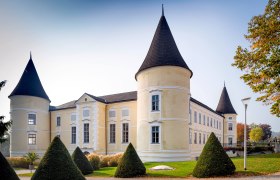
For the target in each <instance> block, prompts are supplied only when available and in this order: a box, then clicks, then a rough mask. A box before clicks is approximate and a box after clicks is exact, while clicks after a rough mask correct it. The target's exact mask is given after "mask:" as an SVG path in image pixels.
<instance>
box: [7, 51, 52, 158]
mask: <svg viewBox="0 0 280 180" xmlns="http://www.w3.org/2000/svg"><path fill="white" fill-rule="evenodd" d="M9 98H10V100H11V101H10V115H11V120H12V128H11V146H10V147H11V148H10V151H11V156H22V155H24V154H25V153H27V152H30V151H33V152H34V151H36V153H38V154H39V155H43V153H44V152H45V151H46V149H47V147H48V145H49V142H50V115H49V106H50V99H49V97H48V95H47V94H46V92H45V90H44V88H43V86H42V84H41V81H40V79H39V76H38V74H37V71H36V68H35V66H34V63H33V61H32V56H31V54H30V59H29V61H28V63H27V65H26V67H25V70H24V71H23V74H22V76H21V78H20V80H19V82H18V84H17V86H16V87H15V89H14V90H13V92H12V93H11V94H10V95H9Z"/></svg>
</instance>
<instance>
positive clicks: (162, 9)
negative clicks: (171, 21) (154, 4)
mask: <svg viewBox="0 0 280 180" xmlns="http://www.w3.org/2000/svg"><path fill="white" fill-rule="evenodd" d="M161 11H162V14H161V15H162V16H164V8H163V4H162V5H161Z"/></svg>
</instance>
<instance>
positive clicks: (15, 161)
mask: <svg viewBox="0 0 280 180" xmlns="http://www.w3.org/2000/svg"><path fill="white" fill-rule="evenodd" d="M7 161H8V162H9V164H10V165H11V166H12V167H14V168H25V169H28V167H29V162H28V161H27V160H26V159H25V158H24V157H7Z"/></svg>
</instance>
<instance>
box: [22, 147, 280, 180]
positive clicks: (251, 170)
mask: <svg viewBox="0 0 280 180" xmlns="http://www.w3.org/2000/svg"><path fill="white" fill-rule="evenodd" d="M232 161H233V163H234V164H235V166H236V173H235V176H251V175H264V174H270V173H275V172H279V171H280V154H279V153H278V154H263V155H256V156H248V159H247V171H244V169H243V158H242V157H238V158H232ZM144 164H145V167H146V169H147V175H148V176H149V177H173V178H176V177H178V178H180V177H188V176H191V174H192V171H193V168H194V167H195V164H196V161H187V162H163V163H158V162H150V163H144ZM157 165H167V166H171V167H173V168H175V170H169V171H151V170H150V168H151V167H154V166H157ZM115 170H116V167H106V168H101V169H100V170H96V171H94V173H92V174H90V175H87V176H95V177H113V176H114V173H115ZM21 176H32V174H31V173H28V174H23V175H21Z"/></svg>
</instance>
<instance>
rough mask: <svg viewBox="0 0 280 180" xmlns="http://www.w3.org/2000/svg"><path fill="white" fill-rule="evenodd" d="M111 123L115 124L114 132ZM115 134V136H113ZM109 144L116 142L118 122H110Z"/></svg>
mask: <svg viewBox="0 0 280 180" xmlns="http://www.w3.org/2000/svg"><path fill="white" fill-rule="evenodd" d="M111 125H114V131H113V132H114V133H112V129H111V127H113V126H111ZM112 135H113V136H112ZM109 144H116V124H115V123H110V124H109Z"/></svg>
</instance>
